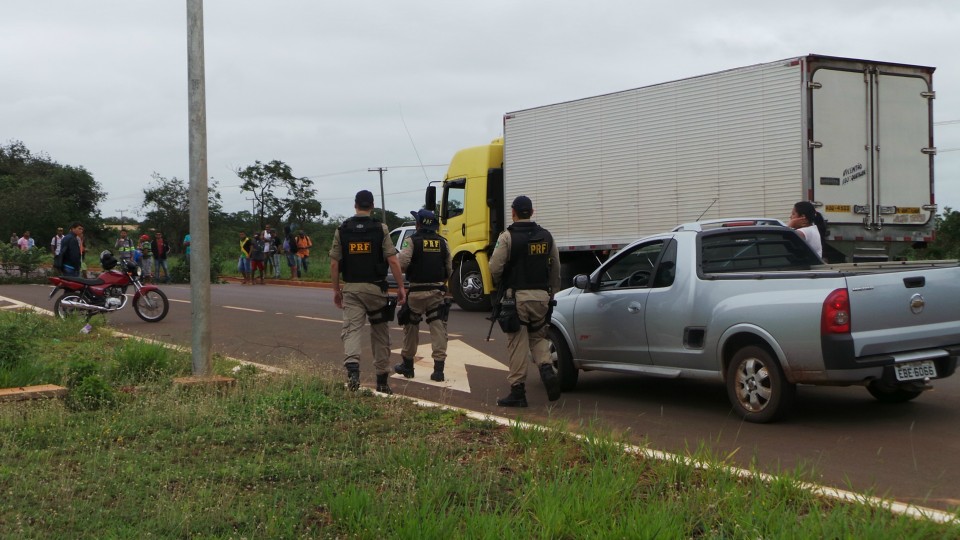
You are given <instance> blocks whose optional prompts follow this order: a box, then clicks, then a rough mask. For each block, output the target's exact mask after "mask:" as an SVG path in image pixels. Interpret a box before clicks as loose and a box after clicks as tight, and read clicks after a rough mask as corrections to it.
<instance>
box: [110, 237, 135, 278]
mask: <svg viewBox="0 0 960 540" xmlns="http://www.w3.org/2000/svg"><path fill="white" fill-rule="evenodd" d="M133 248H134V246H133V240H132V239H130V238H128V237H127V230H126V229H121V230H120V238H117V240H116V242H114V243H113V249H114V250H116V252H117V253H118V254H119V255H120V260H121V261H132V260H133ZM121 268H122V267H121Z"/></svg>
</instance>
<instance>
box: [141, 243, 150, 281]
mask: <svg viewBox="0 0 960 540" xmlns="http://www.w3.org/2000/svg"><path fill="white" fill-rule="evenodd" d="M140 255H141V259H140V268H142V269H143V282H144V283H150V282H151V281H153V249H152V246H151V244H150V237H149V236H147V235H145V234H141V235H140Z"/></svg>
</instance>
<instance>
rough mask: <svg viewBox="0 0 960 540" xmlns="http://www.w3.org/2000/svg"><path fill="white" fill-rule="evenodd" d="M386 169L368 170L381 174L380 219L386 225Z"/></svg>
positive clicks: (368, 170)
mask: <svg viewBox="0 0 960 540" xmlns="http://www.w3.org/2000/svg"><path fill="white" fill-rule="evenodd" d="M386 170H387V169H386V167H377V168H375V169H367V172H379V173H380V219H382V220H383V222H384V223H386V222H387V201H385V200H384V197H383V172H384V171H386Z"/></svg>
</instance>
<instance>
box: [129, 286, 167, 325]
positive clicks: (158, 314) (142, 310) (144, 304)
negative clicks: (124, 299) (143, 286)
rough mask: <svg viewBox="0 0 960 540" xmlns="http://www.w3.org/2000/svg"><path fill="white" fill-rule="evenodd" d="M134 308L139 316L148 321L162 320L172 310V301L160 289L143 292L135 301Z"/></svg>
mask: <svg viewBox="0 0 960 540" xmlns="http://www.w3.org/2000/svg"><path fill="white" fill-rule="evenodd" d="M133 310H134V311H135V312H137V317H140V318H141V319H143V320H145V321H147V322H160V321H162V320H163V318H164V317H166V316H167V312H168V311H170V301H169V300H167V295H165V294H163V291H161V290H160V289H154V290H152V291H147V292H145V293H142V294H141V295H140V296H139V297H137V298H136V299H135V300H134V301H133Z"/></svg>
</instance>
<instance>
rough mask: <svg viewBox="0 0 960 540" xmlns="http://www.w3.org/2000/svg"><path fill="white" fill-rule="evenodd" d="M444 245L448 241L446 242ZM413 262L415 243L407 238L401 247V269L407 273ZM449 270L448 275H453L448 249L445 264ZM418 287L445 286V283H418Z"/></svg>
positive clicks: (451, 259)
mask: <svg viewBox="0 0 960 540" xmlns="http://www.w3.org/2000/svg"><path fill="white" fill-rule="evenodd" d="M443 242H444V243H446V242H447V241H446V240H444V241H443ZM412 260H413V242H411V241H410V237H407V238H406V239H404V241H403V246H401V247H400V269H401V270H403V271H404V272H406V271H407V268H408V267H409V266H410V262H411V261H412ZM444 264H445V265H446V268H447V275H448V276H450V275H453V258H452V257H451V256H450V248H449V246H448V247H447V260H446V261H445V263H444ZM413 285H414V283H413V282H410V286H411V287H412V286H413ZM417 285H443V282H437V283H417Z"/></svg>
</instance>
